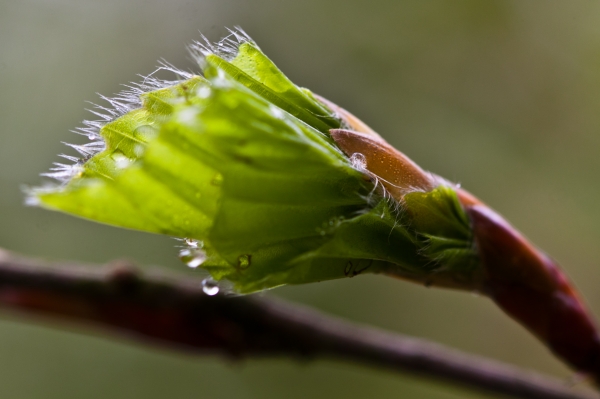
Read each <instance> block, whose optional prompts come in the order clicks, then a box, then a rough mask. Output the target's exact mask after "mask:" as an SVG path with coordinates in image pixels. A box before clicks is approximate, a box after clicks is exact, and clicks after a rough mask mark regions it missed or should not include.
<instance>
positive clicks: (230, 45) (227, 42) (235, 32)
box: [188, 26, 256, 67]
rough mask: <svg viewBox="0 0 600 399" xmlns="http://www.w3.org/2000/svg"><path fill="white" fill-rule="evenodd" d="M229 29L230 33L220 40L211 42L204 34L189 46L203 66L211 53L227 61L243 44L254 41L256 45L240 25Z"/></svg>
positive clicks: (193, 55)
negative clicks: (205, 58)
mask: <svg viewBox="0 0 600 399" xmlns="http://www.w3.org/2000/svg"><path fill="white" fill-rule="evenodd" d="M227 30H228V31H229V35H227V36H225V37H224V38H222V39H221V40H219V41H218V42H211V41H210V40H208V39H207V38H206V36H204V35H202V36H201V39H200V40H199V41H195V42H193V43H192V44H191V45H190V46H189V47H188V48H189V51H190V53H191V54H192V57H194V59H195V60H196V61H197V62H198V63H199V64H200V66H201V67H202V66H203V65H204V57H206V56H207V55H209V54H215V55H218V56H219V57H222V58H224V59H226V60H227V61H231V60H232V59H233V58H234V57H235V56H236V55H237V53H238V48H239V47H240V46H241V45H242V44H244V43H252V44H254V45H256V43H255V42H254V41H253V40H252V38H250V36H249V35H248V34H247V33H246V32H244V30H243V29H242V28H240V27H239V26H236V27H235V28H234V29H227Z"/></svg>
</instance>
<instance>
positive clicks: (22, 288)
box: [0, 250, 599, 399]
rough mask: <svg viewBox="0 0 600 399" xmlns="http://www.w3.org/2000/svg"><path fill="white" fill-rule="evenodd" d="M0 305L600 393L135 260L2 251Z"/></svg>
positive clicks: (265, 352)
mask: <svg viewBox="0 0 600 399" xmlns="http://www.w3.org/2000/svg"><path fill="white" fill-rule="evenodd" d="M0 305H1V306H3V307H5V308H9V309H18V310H20V311H23V312H26V313H35V314H46V315H52V316H56V317H60V318H63V319H69V320H73V321H76V322H81V321H84V322H87V323H90V322H91V323H92V324H93V325H95V326H96V327H102V328H105V329H109V330H111V331H115V332H119V333H124V334H127V335H129V336H132V337H135V338H137V339H142V340H144V341H146V342H149V343H152V344H161V345H167V346H171V347H175V348H179V349H182V350H185V351H188V352H190V351H196V352H199V353H219V354H225V355H229V356H233V357H236V358H241V357H251V356H254V357H265V356H286V357H296V358H304V359H306V358H308V359H312V358H318V357H327V358H337V359H344V360H351V361H354V362H356V363H360V364H370V365H372V366H377V367H381V368H386V369H390V370H396V371H401V372H411V373H416V374H420V375H423V376H428V377H432V378H438V379H442V380H446V381H450V382H454V383H458V384H462V385H464V386H467V387H472V388H479V389H483V390H487V391H490V392H496V393H502V394H509V395H513V396H514V397H518V398H532V399H536V398H540V399H541V398H544V399H567V398H571V399H575V398H578V399H581V398H598V397H599V396H598V395H596V394H595V393H593V392H591V391H589V390H586V391H575V390H574V389H572V388H569V387H567V386H566V384H565V383H562V382H561V381H558V380H556V379H553V378H550V377H545V376H541V375H539V374H535V373H532V372H529V371H524V370H521V369H518V368H515V367H513V366H508V365H505V364H501V363H499V362H496V361H492V360H488V359H484V358H481V357H476V356H472V355H467V354H463V353H460V352H457V351H455V350H451V349H448V348H445V347H443V346H440V345H437V344H434V343H430V342H426V341H423V340H418V339H414V338H409V337H403V336H400V335H392V334H389V333H386V332H382V331H379V330H377V329H374V328H370V327H364V326H358V325H355V324H351V323H349V322H346V321H343V320H340V319H337V318H334V317H331V316H327V315H325V314H322V313H319V312H316V311H314V310H309V309H306V308H303V307H300V306H297V305H292V304H288V303H284V302H282V301H279V300H273V299H264V298H257V297H253V296H246V297H226V296H222V295H216V296H212V297H211V296H208V295H206V294H204V293H203V292H202V289H201V286H200V282H199V281H198V280H194V279H189V278H185V279H183V278H181V277H177V276H173V275H168V274H165V273H164V272H148V273H141V272H140V271H138V270H136V269H135V267H133V266H132V265H130V264H128V263H126V262H115V263H113V264H111V265H108V266H105V267H97V266H85V265H76V264H60V265H59V264H50V263H47V262H44V261H39V260H34V259H30V258H25V257H21V256H17V255H15V254H12V253H9V252H7V251H3V250H0Z"/></svg>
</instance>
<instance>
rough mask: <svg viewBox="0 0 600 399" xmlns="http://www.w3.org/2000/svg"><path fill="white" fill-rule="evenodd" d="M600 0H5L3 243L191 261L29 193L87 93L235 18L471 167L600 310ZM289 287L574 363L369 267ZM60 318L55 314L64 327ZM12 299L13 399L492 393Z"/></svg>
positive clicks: (435, 331) (347, 312) (462, 339)
mask: <svg viewBox="0 0 600 399" xmlns="http://www.w3.org/2000/svg"><path fill="white" fill-rule="evenodd" d="M599 22H600V3H598V2H595V1H587V0H569V1H564V0H502V1H498V0H486V1H482V0H428V1H419V0H403V1H397V0H390V1H379V0H371V1H368V2H367V1H357V0H306V1H297V0H284V1H282V0H252V1H234V0H197V1H190V0H169V1H162V0H134V1H121V0H105V1H102V2H100V1H91V0H77V1H75V0H1V1H0V226H1V227H0V247H4V248H7V249H10V250H14V251H19V252H22V253H25V254H30V255H35V256H41V257H45V258H49V259H72V260H81V261H88V262H106V261H108V260H111V259H114V258H119V257H127V258H131V259H135V260H137V261H139V262H140V263H141V264H143V265H162V266H164V267H168V268H171V269H173V270H179V271H181V272H185V270H184V267H183V265H181V264H180V263H179V261H178V260H177V258H176V250H175V249H174V244H175V243H174V241H173V240H172V239H170V238H168V237H159V236H152V235H149V234H143V233H137V232H131V231H125V230H119V229H116V228H111V227H107V226H102V225H98V224H94V223H91V222H87V221H83V220H79V219H75V218H72V217H70V216H66V215H62V214H55V213H51V212H47V211H43V210H40V209H35V208H28V207H25V206H24V205H23V195H22V193H21V188H20V187H21V186H22V185H23V184H30V185H33V184H37V183H40V182H41V180H42V179H41V178H40V177H39V176H38V174H39V173H40V172H43V171H45V170H47V169H48V167H49V166H50V164H51V162H53V161H57V160H58V158H57V157H56V154H58V153H62V152H65V151H68V149H66V148H65V147H64V146H63V145H62V144H60V142H61V141H68V142H81V138H80V137H78V136H76V135H74V134H72V133H69V130H70V129H72V128H74V127H75V126H77V125H78V124H79V123H80V121H81V120H82V119H84V118H88V117H89V116H90V115H89V114H88V113H86V112H85V111H84V108H86V107H87V106H88V105H87V104H86V103H85V101H86V100H92V101H96V100H97V96H96V95H95V92H100V93H103V94H112V93H115V92H117V91H119V90H120V88H121V86H120V84H121V83H127V82H129V81H132V80H136V79H138V78H137V76H136V74H147V73H150V72H152V71H153V69H154V66H155V65H156V60H158V59H159V58H163V57H164V58H165V59H167V60H169V61H170V62H172V63H173V64H175V65H177V66H179V67H182V68H185V69H187V68H195V66H194V65H193V63H192V61H191V60H190V57H189V56H188V55H187V52H186V49H185V46H186V44H189V43H190V42H191V41H192V40H194V39H198V38H199V33H198V32H199V31H201V32H202V33H204V34H205V35H207V36H208V37H209V38H211V39H218V38H220V37H221V36H222V35H224V34H226V31H225V29H224V27H225V26H234V25H240V26H241V27H243V28H244V29H245V30H246V31H247V32H248V33H249V34H250V35H251V36H252V37H253V38H254V39H255V40H256V41H257V42H258V43H259V45H260V46H261V47H262V48H263V50H265V51H266V53H267V54H268V55H270V56H271V58H272V59H273V60H274V61H275V62H276V63H277V64H278V65H279V66H280V68H281V69H282V70H283V71H285V73H287V74H288V76H289V77H290V78H292V80H293V81H294V82H296V83H297V84H300V85H303V86H306V87H309V88H311V89H312V90H313V91H315V92H317V93H319V94H321V95H324V96H325V97H327V98H329V99H331V100H333V101H334V102H336V103H339V104H340V105H342V106H345V107H346V108H348V109H350V110H351V111H353V112H354V113H356V114H357V115H358V116H359V117H361V118H363V119H364V120H365V121H367V122H368V123H369V124H371V125H372V126H373V127H374V128H375V129H376V130H378V131H379V132H380V133H381V134H382V135H383V136H384V137H386V138H387V139H388V140H389V141H390V142H391V143H392V144H394V145H395V146H397V147H398V148H399V149H401V150H402V151H403V152H405V153H406V154H408V155H409V156H410V157H412V158H413V159H414V160H416V161H417V162H418V163H419V164H421V165H422V166H423V167H425V168H427V169H429V170H431V171H434V172H436V173H439V174H441V175H443V176H446V177H447V178H450V179H453V180H455V181H459V182H461V183H462V185H463V187H466V188H467V189H468V190H470V191H472V192H474V193H475V194H476V195H478V196H479V197H480V198H482V199H483V200H485V201H487V202H488V203H489V204H490V205H492V206H493V207H495V208H496V209H497V210H498V211H500V212H501V213H502V214H504V215H505V216H506V217H507V218H508V219H509V220H511V221H512V222H513V223H514V225H516V226H517V227H518V228H519V229H521V230H522V231H523V232H524V233H525V234H526V235H527V236H529V237H530V238H531V239H532V240H533V241H534V242H535V243H537V244H538V245H539V246H540V247H542V248H544V249H546V250H547V251H548V252H549V253H550V254H551V255H552V256H553V257H555V258H556V259H557V260H558V261H559V262H560V263H561V264H562V265H563V266H564V267H565V269H566V270H567V271H568V274H569V275H570V276H571V277H572V279H573V280H574V281H575V282H576V284H577V285H578V286H579V288H580V289H581V291H582V292H583V293H584V296H585V297H586V300H587V302H588V304H589V306H590V307H591V309H592V311H593V312H594V313H595V314H596V316H600V290H598V287H599V286H600V267H599V265H600V245H599V244H598V243H599V242H600V210H599V207H598V204H599V197H600V184H599V178H598V174H599V171H600V157H599V156H598V155H599V153H600V151H599V150H600V112H599V111H600V23H599ZM269 295H276V296H282V297H285V298H289V299H292V300H295V301H298V302H302V303H305V304H308V305H311V306H314V307H317V308H319V309H322V310H325V311H328V312H331V313H333V314H336V315H340V316H343V317H347V318H349V319H351V320H355V321H357V322H361V323H367V324H371V325H375V326H379V327H381V328H385V329H388V330H391V331H397V332H401V333H405V334H410V335H414V336H418V337H423V338H427V339H432V340H435V341H438V342H441V343H443V344H446V345H450V346H452V347H455V348H459V349H462V350H465V351H469V352H472V353H478V354H481V355H485V356H490V357H493V358H496V359H500V360H502V361H506V362H510V363H514V364H518V365H520V366H523V367H528V368H532V369H537V370H540V371H543V372H547V373H551V374H554V375H556V376H559V377H562V378H568V377H569V376H570V371H569V370H567V369H566V368H565V367H564V366H562V365H561V364H560V363H559V362H558V361H557V360H555V359H554V358H553V357H552V356H551V355H550V354H549V353H548V351H547V350H546V349H545V348H544V347H543V346H542V345H541V344H540V343H538V342H537V341H536V340H535V339H534V338H532V337H531V336H530V335H529V334H528V333H527V332H526V331H525V330H524V329H523V328H521V327H520V326H518V325H517V324H516V323H515V322H513V321H512V320H510V319H508V318H507V317H506V316H504V315H503V314H502V313H501V312H500V311H499V310H498V309H496V308H495V307H494V306H493V305H492V304H491V302H490V301H489V300H487V299H485V298H481V297H475V296H473V295H469V294H465V293H457V292H451V291H444V290H437V289H426V288H424V287H420V286H417V285H411V284H409V283H405V282H401V281H394V280H392V279H389V278H384V277H377V276H361V277H359V278H356V279H351V280H344V281H333V282H324V283H320V284H313V285H308V286H300V287H287V288H281V289H277V290H275V291H272V292H271V293H270V294H269ZM55 327H60V328H59V329H56V328H55ZM90 331H91V330H88V329H85V328H84V329H82V328H80V327H76V326H71V325H64V324H56V322H53V321H45V322H42V323H39V320H38V319H31V318H28V317H23V316H21V315H18V314H13V313H8V312H5V311H3V312H0V359H1V360H0V396H2V397H6V398H13V397H14V398H17V397H18V398H32V399H33V398H65V397H77V398H90V399H91V398H108V397H110V398H115V399H118V398H128V399H131V398H146V399H154V398H156V399H158V398H165V397H171V398H209V397H210V398H216V399H218V398H232V399H237V398H240V399H242V398H243V399H246V398H282V397H285V398H306V397H311V398H314V399H318V398H332V397H345V398H364V397H369V398H398V397H402V398H440V399H441V398H465V397H466V398H484V397H491V396H486V395H483V394H479V393H471V392H468V391H464V390H462V389H459V388H455V387H451V386H449V385H445V384H441V383H434V382H431V381H429V380H425V379H420V378H415V377H412V376H401V375H396V374H392V373H389V372H382V371H380V370H374V369H370V368H366V367H360V366H356V365H352V364H343V363H339V362H333V361H331V362H330V361H316V362H310V363H306V364H304V363H303V364H299V363H297V362H293V361H289V360H285V359H280V360H248V361H243V362H233V361H231V360H227V359H222V358H219V357H195V356H191V355H185V354H182V353H178V352H171V351H168V350H163V349H156V348H152V347H147V346H142V345H137V344H131V342H129V341H126V340H114V339H107V338H106V337H105V336H103V335H102V334H101V333H98V332H96V333H94V334H92V335H88V334H82V332H84V333H87V332H90Z"/></svg>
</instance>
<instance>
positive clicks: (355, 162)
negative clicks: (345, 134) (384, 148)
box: [350, 152, 367, 170]
mask: <svg viewBox="0 0 600 399" xmlns="http://www.w3.org/2000/svg"><path fill="white" fill-rule="evenodd" d="M350 163H351V164H352V166H353V167H354V168H356V169H358V170H365V169H367V158H365V156H364V155H363V154H361V153H360V152H355V153H354V154H352V155H351V156H350Z"/></svg>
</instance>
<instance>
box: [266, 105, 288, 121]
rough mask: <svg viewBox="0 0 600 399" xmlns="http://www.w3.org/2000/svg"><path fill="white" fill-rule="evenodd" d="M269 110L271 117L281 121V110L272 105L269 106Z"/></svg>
mask: <svg viewBox="0 0 600 399" xmlns="http://www.w3.org/2000/svg"><path fill="white" fill-rule="evenodd" d="M269 110H270V111H271V115H273V116H274V117H275V118H277V119H283V116H284V114H283V111H282V110H281V108H279V107H277V106H275V105H273V104H269Z"/></svg>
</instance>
